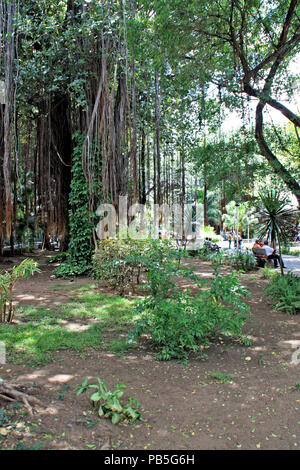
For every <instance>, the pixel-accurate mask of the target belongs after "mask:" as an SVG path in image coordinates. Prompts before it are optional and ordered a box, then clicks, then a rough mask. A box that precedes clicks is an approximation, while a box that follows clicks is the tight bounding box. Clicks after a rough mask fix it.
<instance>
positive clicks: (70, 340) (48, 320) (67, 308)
mask: <svg viewBox="0 0 300 470" xmlns="http://www.w3.org/2000/svg"><path fill="white" fill-rule="evenodd" d="M74 296H76V301H75V300H74V302H71V303H67V304H62V305H60V306H58V307H53V309H48V308H38V307H35V306H28V307H24V308H23V309H19V310H17V311H16V317H15V318H16V320H18V321H19V322H20V323H19V324H11V325H9V324H2V325H0V341H3V342H4V343H5V345H6V350H7V359H8V361H9V362H15V363H26V364H28V365H42V364H45V363H47V362H49V361H51V360H52V354H53V353H54V352H55V351H60V350H67V349H69V350H73V351H83V350H85V349H89V348H101V349H103V348H104V345H105V343H104V338H103V335H104V334H105V331H106V330H108V332H109V334H110V339H111V336H112V335H114V334H115V333H120V332H127V331H128V327H129V326H131V324H132V323H133V321H134V319H135V318H136V313H135V312H134V308H133V307H134V304H135V301H134V300H129V299H126V298H124V297H109V296H106V295H104V294H101V293H99V292H98V291H96V290H95V289H93V288H91V286H81V287H80V288H79V289H76V293H75V294H74ZM105 346H107V347H108V348H109V349H111V350H112V351H113V352H115V353H118V354H119V353H120V354H122V353H124V352H125V351H126V350H127V349H128V344H127V342H126V341H125V340H121V339H119V338H116V339H111V341H110V342H109V344H108V345H105Z"/></svg>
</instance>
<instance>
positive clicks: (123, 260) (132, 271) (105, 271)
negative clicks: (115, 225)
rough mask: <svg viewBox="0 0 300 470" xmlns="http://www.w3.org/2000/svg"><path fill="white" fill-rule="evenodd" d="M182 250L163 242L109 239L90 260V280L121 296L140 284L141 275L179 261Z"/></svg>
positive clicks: (99, 245)
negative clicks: (100, 281)
mask: <svg viewBox="0 0 300 470" xmlns="http://www.w3.org/2000/svg"><path fill="white" fill-rule="evenodd" d="M182 256H184V253H183V252H182V250H175V249H173V248H172V246H171V244H170V243H169V242H168V241H166V240H150V239H147V240H132V239H130V238H128V239H124V240H123V239H121V240H119V239H111V238H108V239H106V240H102V241H100V242H99V243H98V247H97V250H96V251H95V254H94V257H93V269H92V274H93V277H94V278H95V279H97V280H102V281H104V282H105V283H106V284H107V285H108V286H110V287H111V288H113V289H116V290H118V291H119V293H120V294H123V293H124V291H125V289H126V288H127V287H129V286H132V287H134V285H138V284H140V276H141V273H142V272H145V271H147V270H149V269H152V268H153V269H158V270H159V269H162V268H164V267H165V269H167V268H166V266H167V265H168V264H169V263H170V262H171V260H173V261H174V262H177V263H178V262H179V261H180V259H181V257H182Z"/></svg>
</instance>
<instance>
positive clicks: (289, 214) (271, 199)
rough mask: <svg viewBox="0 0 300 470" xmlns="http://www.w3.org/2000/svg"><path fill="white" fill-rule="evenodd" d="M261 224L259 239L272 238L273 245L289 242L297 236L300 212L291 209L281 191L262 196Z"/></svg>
mask: <svg viewBox="0 0 300 470" xmlns="http://www.w3.org/2000/svg"><path fill="white" fill-rule="evenodd" d="M260 202H261V205H262V209H261V224H262V227H261V229H260V231H259V238H262V237H264V236H266V237H270V238H271V242H272V243H277V242H279V243H280V242H288V241H289V240H291V239H292V240H293V239H294V236H295V234H296V226H297V217H298V216H299V210H296V209H294V208H291V207H290V201H289V199H288V198H287V197H285V196H284V195H283V194H282V193H281V192H280V191H275V190H274V191H273V190H269V191H266V192H265V193H263V194H262V193H261V194H260Z"/></svg>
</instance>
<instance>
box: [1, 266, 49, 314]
mask: <svg viewBox="0 0 300 470" xmlns="http://www.w3.org/2000/svg"><path fill="white" fill-rule="evenodd" d="M37 266H38V264H37V263H36V262H35V261H33V260H32V259H28V258H26V259H24V260H23V261H22V262H21V263H20V264H19V265H17V266H14V267H13V269H12V270H11V271H4V272H3V271H0V323H5V322H8V323H10V322H12V319H13V315H14V310H13V288H14V286H15V284H16V282H17V280H18V279H25V278H26V277H29V276H33V275H34V274H35V273H37V272H40V270H39V269H38V267H37Z"/></svg>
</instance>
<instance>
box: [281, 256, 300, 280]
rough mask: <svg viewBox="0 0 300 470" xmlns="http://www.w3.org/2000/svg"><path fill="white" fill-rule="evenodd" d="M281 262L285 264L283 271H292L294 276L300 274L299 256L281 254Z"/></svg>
mask: <svg viewBox="0 0 300 470" xmlns="http://www.w3.org/2000/svg"><path fill="white" fill-rule="evenodd" d="M282 259H283V262H284V264H285V266H286V268H287V269H286V270H285V271H292V273H293V274H295V275H296V276H300V257H299V256H291V255H282Z"/></svg>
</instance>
